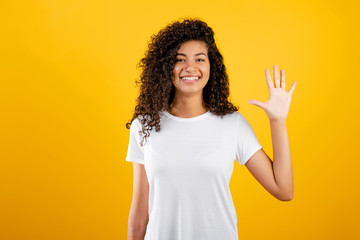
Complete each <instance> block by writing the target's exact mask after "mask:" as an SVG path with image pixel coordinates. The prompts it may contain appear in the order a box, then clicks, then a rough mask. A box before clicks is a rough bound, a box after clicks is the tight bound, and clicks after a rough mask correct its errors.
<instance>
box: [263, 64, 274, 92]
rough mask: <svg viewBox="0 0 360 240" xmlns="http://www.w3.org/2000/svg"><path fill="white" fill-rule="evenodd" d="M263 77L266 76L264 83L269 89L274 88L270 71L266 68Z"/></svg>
mask: <svg viewBox="0 0 360 240" xmlns="http://www.w3.org/2000/svg"><path fill="white" fill-rule="evenodd" d="M265 76H266V82H267V85H268V87H269V89H271V88H274V83H273V81H272V79H271V75H270V71H269V69H267V68H266V69H265Z"/></svg>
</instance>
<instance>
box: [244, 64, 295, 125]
mask: <svg viewBox="0 0 360 240" xmlns="http://www.w3.org/2000/svg"><path fill="white" fill-rule="evenodd" d="M265 76H266V81H267V84H268V87H269V100H268V101H267V102H265V103H263V102H259V101H257V100H249V101H248V102H249V103H250V104H253V105H256V106H258V107H260V108H262V109H263V110H264V111H265V112H266V114H267V115H268V117H269V119H270V120H279V119H280V120H286V118H287V115H288V112H289V109H290V102H291V96H292V94H293V92H294V90H295V85H296V81H294V82H293V84H292V86H291V88H290V90H289V92H286V90H285V71H284V70H282V71H281V81H280V78H279V73H278V68H277V66H276V65H274V81H275V87H274V83H273V81H272V79H271V76H270V71H269V70H268V69H265Z"/></svg>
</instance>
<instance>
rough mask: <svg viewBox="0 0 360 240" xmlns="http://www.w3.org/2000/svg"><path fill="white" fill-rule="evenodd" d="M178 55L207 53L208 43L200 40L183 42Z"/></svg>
mask: <svg viewBox="0 0 360 240" xmlns="http://www.w3.org/2000/svg"><path fill="white" fill-rule="evenodd" d="M177 52H178V53H180V52H181V53H185V52H188V53H199V52H203V53H207V46H206V43H205V42H203V41H199V40H189V41H186V42H183V43H182V44H181V45H180V48H179V50H178V51H177Z"/></svg>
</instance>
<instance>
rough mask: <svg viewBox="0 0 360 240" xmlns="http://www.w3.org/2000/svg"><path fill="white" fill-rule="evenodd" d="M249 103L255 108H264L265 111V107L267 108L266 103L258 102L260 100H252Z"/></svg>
mask: <svg viewBox="0 0 360 240" xmlns="http://www.w3.org/2000/svg"><path fill="white" fill-rule="evenodd" d="M248 103H250V104H253V105H255V106H258V107H260V108H263V109H264V107H265V103H263V102H260V101H258V100H253V99H251V100H249V101H248Z"/></svg>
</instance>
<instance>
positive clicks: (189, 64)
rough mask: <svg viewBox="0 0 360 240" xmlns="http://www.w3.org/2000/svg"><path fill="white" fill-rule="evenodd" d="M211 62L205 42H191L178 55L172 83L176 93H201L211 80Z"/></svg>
mask: <svg viewBox="0 0 360 240" xmlns="http://www.w3.org/2000/svg"><path fill="white" fill-rule="evenodd" d="M209 75H210V61H209V57H208V50H207V46H206V44H205V42H202V41H197V40H190V41H187V42H184V43H182V44H181V46H180V48H179V50H178V51H177V53H176V62H175V66H174V68H173V79H172V82H173V84H174V85H175V88H176V92H177V93H179V92H181V93H201V94H202V90H203V88H204V87H205V85H206V83H207V82H208V80H209Z"/></svg>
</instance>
